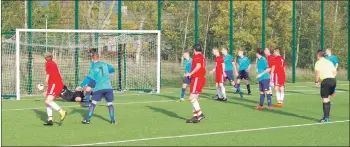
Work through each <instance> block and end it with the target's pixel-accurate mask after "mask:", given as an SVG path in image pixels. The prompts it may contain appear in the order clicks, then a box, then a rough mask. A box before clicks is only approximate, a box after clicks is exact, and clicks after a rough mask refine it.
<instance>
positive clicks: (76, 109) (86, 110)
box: [68, 106, 110, 122]
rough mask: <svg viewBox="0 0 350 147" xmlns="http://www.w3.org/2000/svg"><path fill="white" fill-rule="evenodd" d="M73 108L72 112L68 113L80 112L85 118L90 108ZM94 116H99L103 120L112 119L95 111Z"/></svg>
mask: <svg viewBox="0 0 350 147" xmlns="http://www.w3.org/2000/svg"><path fill="white" fill-rule="evenodd" d="M100 107H103V106H100ZM95 109H96V108H95ZM71 110H72V111H71V112H70V113H68V115H73V114H75V113H79V114H80V115H81V117H82V118H84V119H85V118H86V116H87V113H88V111H89V108H84V109H82V108H71ZM106 112H107V110H106ZM92 117H97V118H99V119H102V120H104V121H106V122H110V120H108V119H107V118H105V117H103V116H101V115H99V114H96V113H93V114H92Z"/></svg>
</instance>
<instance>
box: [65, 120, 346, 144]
mask: <svg viewBox="0 0 350 147" xmlns="http://www.w3.org/2000/svg"><path fill="white" fill-rule="evenodd" d="M344 122H349V120H341V121H333V122H329V123H311V124H298V125H287V126H275V127H265V128H255V129H243V130H232V131H222V132H211V133H202V134H189V135H179V136H164V137H153V138H140V139H132V140H119V141H110V142H97V143H90V144H78V145H69V146H92V145H105V144H117V143H127V142H140V141H148V140H161V139H174V138H184V137H195V136H207V135H217V134H229V133H240V132H253V131H262V130H273V129H281V128H296V127H304V126H315V125H325V124H334V123H344Z"/></svg>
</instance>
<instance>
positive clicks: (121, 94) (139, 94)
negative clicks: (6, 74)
mask: <svg viewBox="0 0 350 147" xmlns="http://www.w3.org/2000/svg"><path fill="white" fill-rule="evenodd" d="M164 93H166V94H172V93H174V92H164ZM164 93H162V94H164ZM141 95H160V94H159V93H133V94H130V93H129V94H127V93H124V94H123V93H114V97H118V98H125V97H121V96H141ZM26 97H39V96H26ZM35 100H43V101H44V100H45V98H44V97H42V98H25V99H21V100H20V101H35ZM1 101H2V102H18V100H16V99H9V100H6V99H2V100H1Z"/></svg>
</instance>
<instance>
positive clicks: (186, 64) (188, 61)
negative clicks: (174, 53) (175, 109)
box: [177, 51, 192, 102]
mask: <svg viewBox="0 0 350 147" xmlns="http://www.w3.org/2000/svg"><path fill="white" fill-rule="evenodd" d="M183 58H184V67H185V73H184V81H183V84H182V88H181V96H180V99H179V100H178V101H177V102H183V101H184V97H185V91H186V87H187V85H188V84H190V83H191V77H189V76H186V75H187V74H188V73H190V72H191V67H192V58H191V57H190V53H189V52H188V51H185V52H184V53H183Z"/></svg>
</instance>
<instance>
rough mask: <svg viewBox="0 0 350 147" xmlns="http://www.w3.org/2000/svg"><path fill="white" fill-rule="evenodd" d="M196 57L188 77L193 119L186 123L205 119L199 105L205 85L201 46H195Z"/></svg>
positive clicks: (193, 59)
mask: <svg viewBox="0 0 350 147" xmlns="http://www.w3.org/2000/svg"><path fill="white" fill-rule="evenodd" d="M193 51H194V56H193V58H192V67H191V72H190V73H187V74H186V76H190V77H191V84H190V97H189V99H190V101H191V103H192V105H193V109H192V110H193V117H192V118H190V119H189V120H187V121H186V123H199V122H200V121H201V120H202V119H204V118H205V116H204V114H203V113H202V111H201V109H200V107H199V103H198V96H199V94H200V93H201V92H202V89H203V87H204V85H205V81H206V79H205V73H206V69H205V66H206V65H205V64H206V63H205V59H204V57H203V55H202V53H201V51H202V47H201V45H200V44H196V45H195V46H194V49H193Z"/></svg>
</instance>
